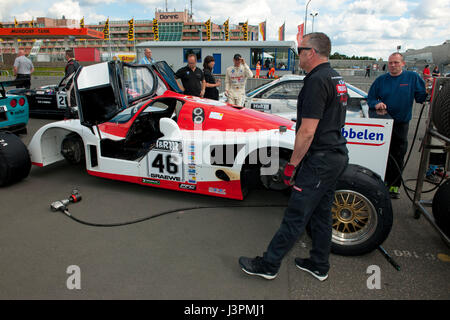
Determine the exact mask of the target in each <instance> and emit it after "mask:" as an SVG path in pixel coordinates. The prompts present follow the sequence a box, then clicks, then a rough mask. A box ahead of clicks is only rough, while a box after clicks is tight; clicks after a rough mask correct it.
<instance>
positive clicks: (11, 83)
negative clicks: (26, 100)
mask: <svg viewBox="0 0 450 320" xmlns="http://www.w3.org/2000/svg"><path fill="white" fill-rule="evenodd" d="M26 81H28V80H26V79H20V80H8V81H0V96H1V97H2V98H6V90H5V88H7V87H17V86H22V85H25V84H26Z"/></svg>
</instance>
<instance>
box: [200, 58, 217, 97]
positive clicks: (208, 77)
mask: <svg viewBox="0 0 450 320" xmlns="http://www.w3.org/2000/svg"><path fill="white" fill-rule="evenodd" d="M215 63H216V62H215V61H214V57H212V56H207V57H205V60H204V61H203V73H204V74H205V82H206V84H205V85H206V88H205V96H204V97H205V98H208V99H212V100H219V90H218V89H217V88H218V87H220V79H218V80H217V81H216V78H215V77H214V75H213V73H212V71H213V69H214V65H215Z"/></svg>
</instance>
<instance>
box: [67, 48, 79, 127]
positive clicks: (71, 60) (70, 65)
mask: <svg viewBox="0 0 450 320" xmlns="http://www.w3.org/2000/svg"><path fill="white" fill-rule="evenodd" d="M66 60H67V64H66V68H65V69H64V77H68V76H70V75H71V74H73V73H75V72H76V71H77V70H78V68H80V64H79V63H78V61H77V60H75V54H74V52H73V50H70V49H69V50H66ZM66 92H70V93H69V94H70V101H69V98H68V99H67V100H68V101H67V102H68V104H69V105H68V106H67V108H66V112H65V113H64V119H72V118H77V112H76V110H75V109H73V107H74V106H75V104H76V103H75V90H74V89H73V80H72V79H70V80H68V81H67V84H66Z"/></svg>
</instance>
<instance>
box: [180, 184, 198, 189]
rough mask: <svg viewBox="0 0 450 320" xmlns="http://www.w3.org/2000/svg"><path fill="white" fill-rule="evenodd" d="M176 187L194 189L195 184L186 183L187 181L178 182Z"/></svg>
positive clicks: (195, 187)
mask: <svg viewBox="0 0 450 320" xmlns="http://www.w3.org/2000/svg"><path fill="white" fill-rule="evenodd" d="M178 187H179V188H180V189H185V190H196V189H197V186H196V185H195V184H187V183H180V184H179V185H178Z"/></svg>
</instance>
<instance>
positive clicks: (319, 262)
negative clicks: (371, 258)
mask: <svg viewBox="0 0 450 320" xmlns="http://www.w3.org/2000/svg"><path fill="white" fill-rule="evenodd" d="M330 51H331V42H330V39H329V38H328V36H327V35H325V34H324V33H318V32H316V33H310V34H307V35H305V36H304V38H303V40H302V41H301V44H300V46H299V48H298V54H299V59H300V68H302V69H303V70H305V71H306V72H307V75H306V77H305V79H304V86H303V88H302V90H301V91H300V94H299V96H298V102H297V124H296V130H297V133H296V137H295V145H294V151H293V152H292V155H291V158H290V161H289V163H288V164H287V165H286V167H285V169H284V175H283V176H284V177H283V179H284V182H285V183H286V184H288V185H292V193H291V197H290V199H289V203H288V207H287V209H286V211H285V213H284V218H283V221H282V223H281V226H280V228H279V230H278V231H277V232H276V233H275V236H274V237H273V238H272V241H271V242H270V244H269V246H268V248H267V251H266V252H265V253H264V255H263V256H262V257H256V258H253V259H252V258H247V257H241V258H240V259H239V264H240V266H241V268H242V270H243V271H244V272H246V273H247V274H250V275H257V276H260V277H263V278H265V279H274V278H275V277H276V276H277V274H278V270H279V268H280V265H281V261H282V260H283V258H284V256H285V255H286V254H287V253H288V251H289V250H290V249H291V248H292V247H293V246H294V244H295V242H296V241H297V240H298V238H299V237H300V236H301V235H302V233H303V232H304V230H305V226H306V225H307V224H308V222H309V221H311V236H312V249H311V251H310V258H308V259H300V258H296V259H295V264H296V266H297V267H298V268H299V269H300V270H302V271H305V272H308V273H310V274H311V275H313V276H314V277H315V278H316V279H318V280H320V281H323V280H325V279H327V278H328V270H329V268H330V265H329V262H328V257H329V254H330V248H331V234H332V217H331V206H332V203H333V199H334V192H335V189H336V182H337V179H338V178H339V176H340V175H341V174H342V172H344V170H345V168H346V167H347V164H348V155H347V154H348V151H347V147H346V140H345V138H344V137H343V136H342V134H341V130H342V128H343V127H344V124H345V109H346V103H347V88H346V86H345V82H344V80H343V79H342V77H341V76H340V75H339V74H338V73H337V72H336V71H335V70H334V69H332V68H331V66H330V63H329V62H328V58H329V56H330ZM297 172H298V173H297Z"/></svg>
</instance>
